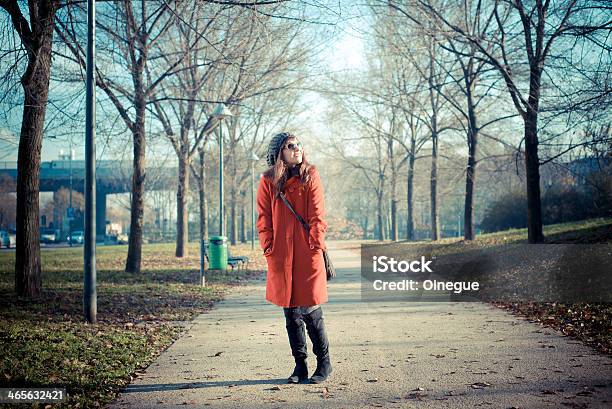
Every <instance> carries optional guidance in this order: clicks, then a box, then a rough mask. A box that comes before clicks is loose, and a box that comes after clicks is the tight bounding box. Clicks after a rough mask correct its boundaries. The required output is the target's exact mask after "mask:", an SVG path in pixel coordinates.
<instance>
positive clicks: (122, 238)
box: [117, 233, 129, 244]
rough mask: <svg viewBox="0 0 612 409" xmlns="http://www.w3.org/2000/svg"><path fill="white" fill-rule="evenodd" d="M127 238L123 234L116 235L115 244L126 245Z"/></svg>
mask: <svg viewBox="0 0 612 409" xmlns="http://www.w3.org/2000/svg"><path fill="white" fill-rule="evenodd" d="M128 241H129V238H128V235H127V234H125V233H119V234H118V235H117V244H128Z"/></svg>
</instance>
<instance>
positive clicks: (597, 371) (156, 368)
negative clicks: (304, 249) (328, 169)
mask: <svg viewBox="0 0 612 409" xmlns="http://www.w3.org/2000/svg"><path fill="white" fill-rule="evenodd" d="M330 250H331V255H332V259H333V261H334V265H335V266H336V267H337V269H338V279H337V280H335V281H333V282H331V283H330V285H329V290H330V300H331V302H330V303H329V304H327V305H325V307H324V316H325V322H326V325H327V329H328V335H329V338H330V353H331V356H332V362H333V365H334V372H333V373H332V375H331V377H330V379H328V381H327V382H326V383H324V384H321V385H310V384H299V385H288V384H285V379H286V377H287V376H288V375H289V374H290V373H291V370H292V369H293V359H292V357H291V354H290V349H289V344H288V340H287V335H286V332H285V326H284V318H283V314H282V310H281V309H280V308H279V307H276V306H274V305H270V304H267V303H266V302H265V301H264V293H265V281H264V280H265V278H262V279H260V280H258V281H256V282H253V283H252V284H250V285H246V286H243V287H239V288H237V289H236V290H234V291H232V293H231V294H230V295H229V296H228V298H227V299H226V300H225V301H223V302H221V303H219V304H218V305H217V307H216V308H215V309H213V310H211V311H210V312H209V313H207V314H202V315H200V316H199V317H198V318H197V319H196V320H195V321H194V322H193V323H192V326H191V328H190V329H189V331H188V332H187V333H186V334H185V335H184V336H183V337H182V338H181V339H179V340H177V341H176V342H175V343H174V344H173V345H172V346H171V347H170V348H169V349H168V350H167V351H166V352H165V353H163V354H162V355H161V356H160V357H159V358H158V359H157V361H156V362H154V363H153V364H152V365H151V366H150V367H149V368H148V369H147V370H146V372H145V373H144V374H143V375H142V376H141V377H139V378H137V379H135V380H134V381H133V383H132V384H131V385H130V386H129V387H128V388H127V389H126V390H125V391H124V392H123V393H122V394H121V395H120V396H119V397H118V399H117V400H116V401H115V402H114V403H113V404H112V405H111V406H110V407H112V408H125V407H134V408H166V407H185V405H187V407H189V406H191V407H213V408H286V407H292V408H322V407H325V408H363V407H385V408H512V407H515V408H564V407H565V408H610V407H612V360H611V359H609V358H607V357H605V356H601V355H599V354H597V353H596V352H594V351H593V350H592V349H590V348H588V347H586V346H584V345H582V344H581V343H580V342H578V341H575V340H572V339H571V338H567V337H562V336H560V335H558V334H557V333H555V332H553V331H551V330H548V329H543V328H542V327H540V326H538V325H535V324H531V323H528V322H526V321H524V320H522V319H520V318H517V317H514V316H512V315H509V314H507V313H505V312H504V311H501V310H499V309H496V308H493V307H491V306H489V305H486V304H480V303H414V302H410V303H409V302H406V303H387V304H385V303H362V302H361V301H360V292H359V291H360V290H359V289H360V276H359V257H358V253H356V251H355V250H348V249H344V248H342V246H340V243H330ZM308 348H309V354H310V356H309V364H310V367H311V371H312V370H313V369H314V367H315V358H314V356H313V355H312V354H311V352H310V351H311V350H312V349H311V344H310V343H309V344H308Z"/></svg>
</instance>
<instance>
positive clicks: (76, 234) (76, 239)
mask: <svg viewBox="0 0 612 409" xmlns="http://www.w3.org/2000/svg"><path fill="white" fill-rule="evenodd" d="M67 241H68V243H72V244H83V241H84V236H83V232H82V231H80V230H77V231H73V232H72V234H71V235H69V236H68V238H67Z"/></svg>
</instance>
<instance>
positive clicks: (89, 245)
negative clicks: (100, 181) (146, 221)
mask: <svg viewBox="0 0 612 409" xmlns="http://www.w3.org/2000/svg"><path fill="white" fill-rule="evenodd" d="M95 7H96V6H95V2H94V0H87V84H86V98H85V105H86V107H85V238H84V270H83V310H84V313H85V318H86V319H87V321H88V322H90V323H95V322H96V321H97V295H96V141H95V138H96V129H95V126H96V106H95V104H96V98H95V97H96V83H95V81H94V64H95V63H94V61H95V53H96V45H95V35H96V23H95V22H96V8H95Z"/></svg>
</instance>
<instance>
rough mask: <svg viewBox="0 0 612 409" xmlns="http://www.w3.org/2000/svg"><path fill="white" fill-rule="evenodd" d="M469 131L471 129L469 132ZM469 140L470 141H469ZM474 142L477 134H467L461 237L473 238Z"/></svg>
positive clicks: (475, 142)
mask: <svg viewBox="0 0 612 409" xmlns="http://www.w3.org/2000/svg"><path fill="white" fill-rule="evenodd" d="M469 133H471V131H470V132H469ZM469 140H471V141H469ZM476 144H477V134H476V133H474V134H473V135H472V136H468V163H467V172H466V177H465V206H464V215H463V216H464V221H463V224H464V228H463V238H464V239H465V240H474V219H473V216H474V184H475V180H476Z"/></svg>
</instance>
